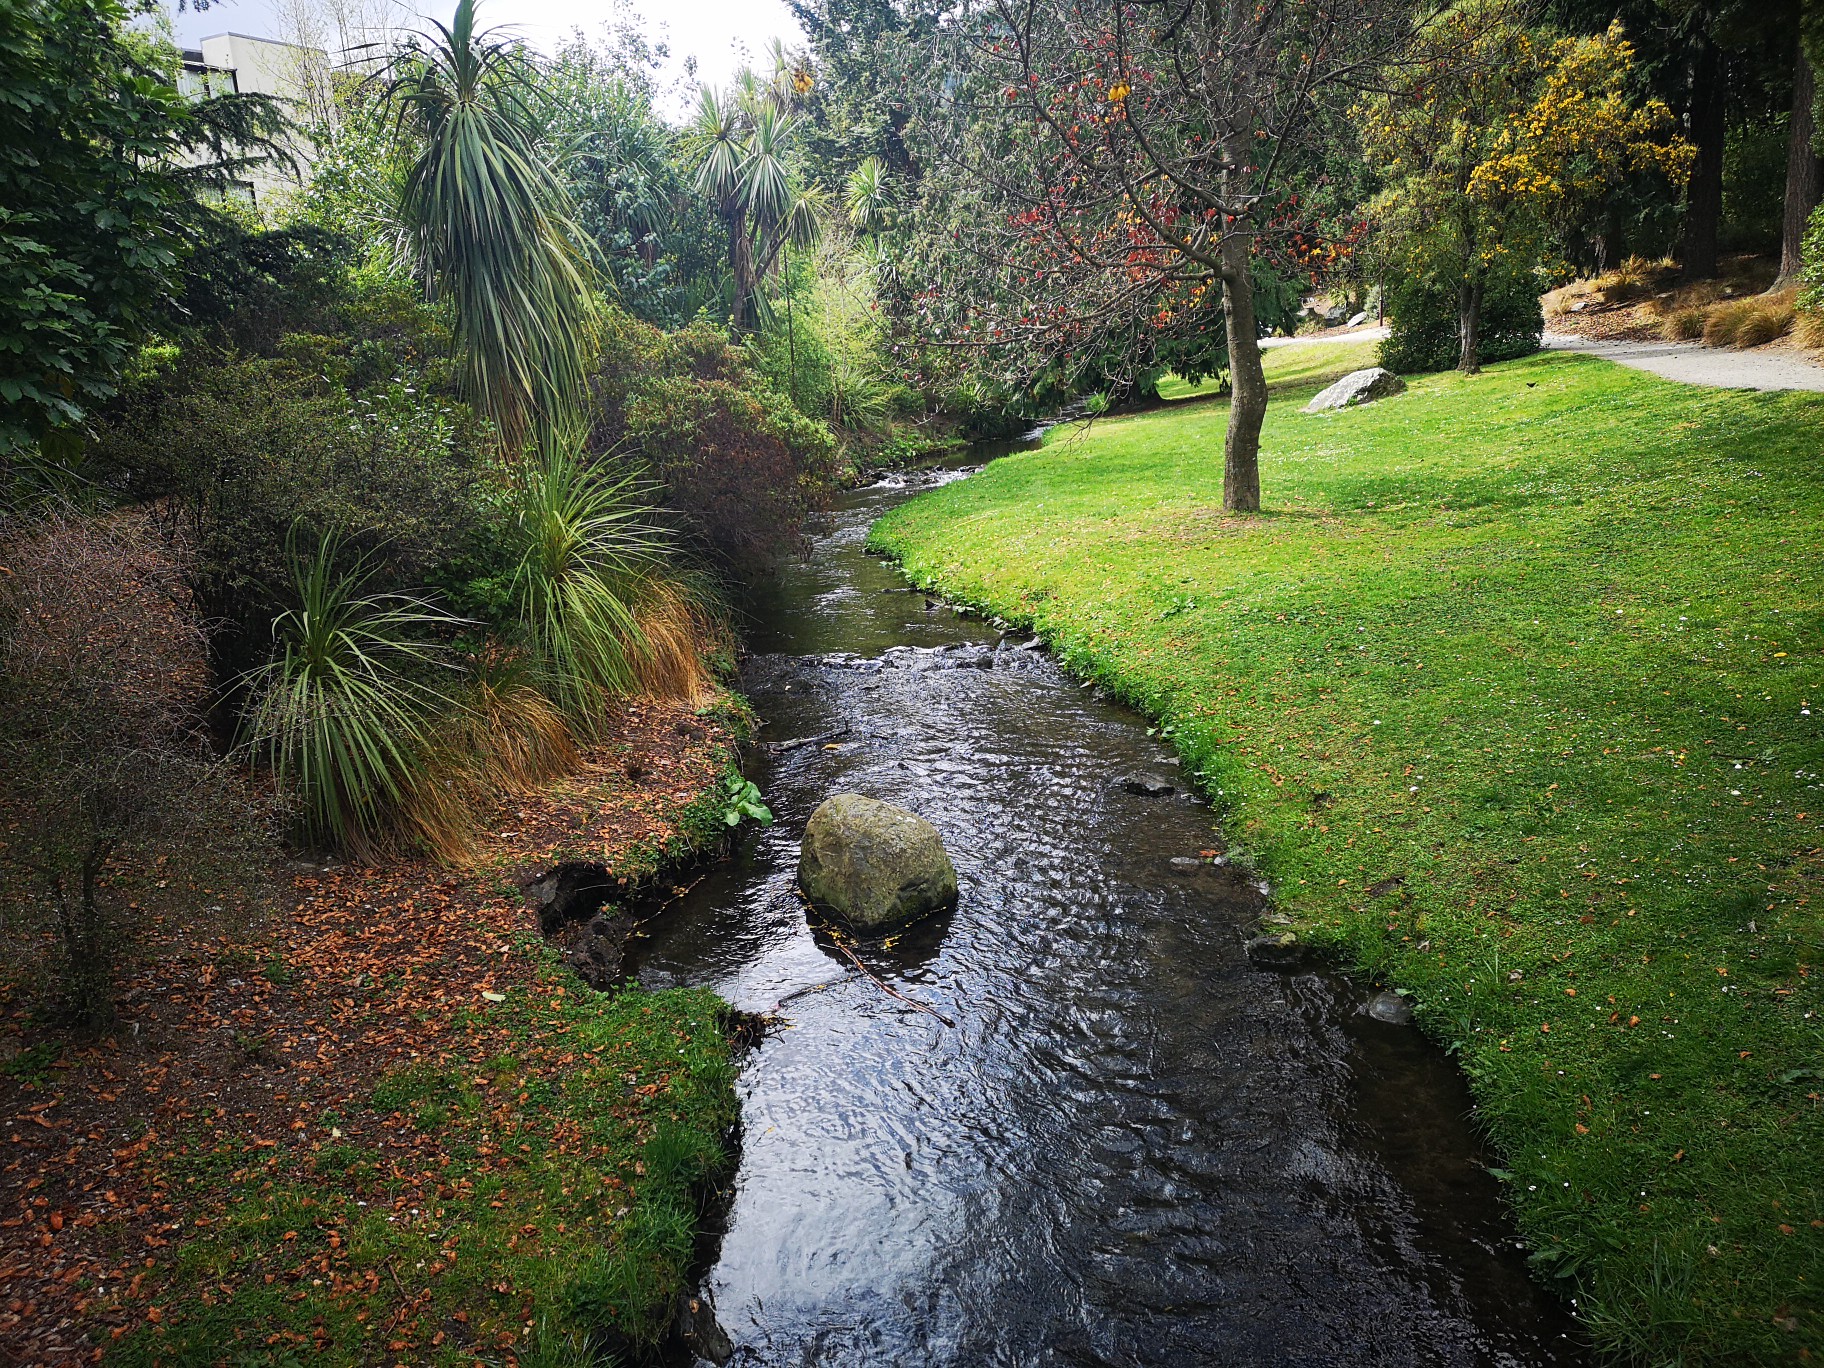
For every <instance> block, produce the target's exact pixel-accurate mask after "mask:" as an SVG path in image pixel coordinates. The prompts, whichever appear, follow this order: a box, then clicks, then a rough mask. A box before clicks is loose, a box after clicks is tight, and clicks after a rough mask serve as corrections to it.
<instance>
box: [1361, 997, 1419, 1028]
mask: <svg viewBox="0 0 1824 1368" xmlns="http://www.w3.org/2000/svg"><path fill="white" fill-rule="evenodd" d="M1368 1015H1369V1016H1371V1017H1373V1018H1374V1019H1375V1020H1376V1021H1384V1022H1386V1023H1387V1024H1388V1025H1389V1026H1408V1025H1411V1024H1412V1004H1411V1003H1409V1002H1407V1001H1406V999H1405V998H1403V997H1401V996H1400V995H1399V994H1398V993H1388V992H1379V993H1376V994H1375V995H1374V996H1373V997H1371V998H1370V999H1368Z"/></svg>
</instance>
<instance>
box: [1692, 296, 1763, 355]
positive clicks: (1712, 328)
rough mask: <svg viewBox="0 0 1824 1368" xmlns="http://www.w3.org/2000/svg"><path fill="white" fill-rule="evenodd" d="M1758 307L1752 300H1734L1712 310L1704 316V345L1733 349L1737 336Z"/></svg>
mask: <svg viewBox="0 0 1824 1368" xmlns="http://www.w3.org/2000/svg"><path fill="white" fill-rule="evenodd" d="M1758 307H1759V305H1758V304H1757V303H1756V301H1754V300H1752V299H1732V300H1730V301H1729V302H1728V303H1726V304H1718V305H1716V306H1714V307H1713V308H1711V309H1710V310H1709V311H1708V312H1707V313H1705V315H1704V345H1705V346H1706V347H1733V346H1734V345H1735V339H1736V334H1737V333H1739V332H1740V331H1741V328H1742V325H1743V324H1744V323H1746V322H1747V321H1748V319H1749V317H1750V315H1752V314H1753V313H1754V312H1755V310H1756V309H1757V308H1758Z"/></svg>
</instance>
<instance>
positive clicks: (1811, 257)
mask: <svg viewBox="0 0 1824 1368" xmlns="http://www.w3.org/2000/svg"><path fill="white" fill-rule="evenodd" d="M1797 303H1798V306H1799V308H1801V309H1803V310H1806V311H1807V312H1810V313H1824V204H1820V205H1819V206H1818V207H1817V208H1816V209H1813V210H1812V211H1811V218H1810V219H1808V220H1807V221H1806V224H1805V236H1804V238H1803V239H1802V240H1801V241H1800V244H1799V297H1798V300H1797Z"/></svg>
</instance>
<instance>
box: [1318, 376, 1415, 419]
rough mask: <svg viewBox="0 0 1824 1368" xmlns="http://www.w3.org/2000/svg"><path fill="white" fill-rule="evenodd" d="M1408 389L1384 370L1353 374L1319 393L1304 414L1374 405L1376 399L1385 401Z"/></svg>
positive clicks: (1403, 382) (1402, 382) (1397, 378)
mask: <svg viewBox="0 0 1824 1368" xmlns="http://www.w3.org/2000/svg"><path fill="white" fill-rule="evenodd" d="M1405 388H1406V382H1405V381H1404V380H1402V379H1400V377H1399V376H1397V375H1395V374H1394V373H1393V372H1392V371H1390V370H1388V369H1387V368H1386V367H1385V366H1371V367H1369V368H1368V369H1367V370H1359V371H1350V372H1349V374H1347V375H1345V376H1344V377H1343V378H1342V379H1341V380H1338V381H1337V382H1336V383H1335V384H1334V385H1332V386H1330V388H1329V389H1326V390H1321V391H1319V392H1318V395H1317V397H1316V398H1315V399H1313V400H1312V401H1311V402H1310V403H1308V404H1306V405H1305V412H1306V413H1323V412H1325V411H1326V410H1329V409H1343V408H1353V407H1354V406H1355V405H1357V404H1372V403H1373V402H1374V401H1375V400H1376V399H1385V398H1386V397H1387V396H1388V395H1390V394H1398V393H1399V392H1400V391H1401V390H1403V389H1405Z"/></svg>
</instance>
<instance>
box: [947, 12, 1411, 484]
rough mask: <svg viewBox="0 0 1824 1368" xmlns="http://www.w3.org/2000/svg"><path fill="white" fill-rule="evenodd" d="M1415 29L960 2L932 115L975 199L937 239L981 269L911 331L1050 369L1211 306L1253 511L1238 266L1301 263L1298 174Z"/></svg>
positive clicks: (1376, 15)
mask: <svg viewBox="0 0 1824 1368" xmlns="http://www.w3.org/2000/svg"><path fill="white" fill-rule="evenodd" d="M1434 14H1435V11H1430V10H1426V9H1425V8H1424V7H1423V6H1420V7H1416V8H1415V7H1414V6H1412V5H1409V4H1402V3H1394V0H1161V2H1160V3H1144V2H1143V0H975V3H973V4H971V5H970V6H968V7H967V9H966V10H965V11H964V13H963V14H962V15H961V16H960V17H959V18H957V19H955V20H954V21H953V22H952V24H951V25H950V30H949V32H950V36H951V41H952V54H951V61H950V62H949V64H948V65H950V66H951V69H952V71H953V74H952V75H951V76H950V77H949V78H948V79H947V80H946V81H945V83H944V85H943V87H942V89H941V91H940V92H939V94H938V96H937V98H936V99H935V100H934V101H933V104H932V109H931V121H932V123H933V126H934V127H933V132H934V136H935V140H936V141H937V143H938V144H939V145H940V146H941V147H942V148H943V149H944V152H945V154H946V155H947V156H948V158H949V160H950V162H951V164H952V165H953V166H954V167H956V168H959V169H960V170H961V171H962V173H963V175H964V177H965V178H966V179H968V180H969V181H971V182H972V183H973V184H974V186H975V187H976V200H975V212H974V213H973V214H971V215H969V216H968V217H967V219H966V220H964V221H959V222H957V223H956V226H955V227H954V229H953V233H954V240H955V242H956V243H957V244H958V247H959V249H960V251H961V252H962V253H963V254H964V255H966V256H970V257H973V258H974V259H975V260H976V261H977V262H979V263H981V265H982V266H983V267H984V268H985V269H984V270H983V271H981V272H978V273H976V277H975V279H974V280H973V281H970V282H967V283H965V284H964V285H962V286H961V287H960V288H959V287H957V286H955V285H951V284H939V285H937V286H934V287H932V288H930V289H928V290H927V291H926V295H925V297H924V298H923V299H922V300H921V301H920V307H921V309H922V310H923V312H924V314H925V317H926V319H927V322H928V324H929V325H930V327H929V331H930V333H931V335H932V336H933V337H934V338H936V339H938V340H943V341H947V342H949V343H951V344H952V345H963V346H980V347H996V346H1004V347H1015V348H1020V347H1023V348H1025V349H1027V351H1028V352H1029V353H1037V354H1041V355H1044V356H1047V357H1049V358H1052V359H1053V360H1054V361H1055V360H1060V359H1061V360H1069V359H1072V358H1073V357H1077V356H1081V355H1082V354H1084V353H1085V352H1089V351H1097V350H1105V349H1106V343H1107V340H1108V339H1110V338H1111V337H1112V338H1127V339H1137V338H1139V337H1140V336H1141V335H1143V334H1151V335H1154V336H1157V335H1162V334H1164V335H1169V334H1171V333H1172V331H1173V330H1174V329H1177V328H1180V327H1182V325H1183V323H1184V321H1185V319H1186V318H1187V316H1194V315H1196V314H1197V313H1198V312H1199V311H1205V310H1210V307H1211V305H1213V304H1214V302H1215V298H1216V297H1219V298H1220V302H1221V309H1222V319H1223V326H1224V330H1225V332H1226V339H1225V340H1226V346H1227V355H1228V368H1229V374H1230V377H1231V384H1232V388H1233V402H1232V403H1231V406H1230V410H1229V428H1228V435H1227V441H1226V443H1225V448H1226V449H1225V465H1224V471H1223V504H1224V506H1225V507H1226V508H1229V509H1231V510H1234V511H1236V512H1254V511H1257V510H1258V509H1259V507H1260V428H1261V422H1262V419H1263V417H1264V415H1265V411H1266V401H1267V389H1266V380H1265V377H1264V375H1263V373H1262V370H1261V361H1260V350H1259V346H1258V340H1259V331H1260V329H1259V324H1258V322H1257V317H1256V301H1255V273H1256V266H1257V263H1258V261H1259V260H1260V258H1261V257H1262V256H1263V254H1265V253H1267V252H1268V251H1270V250H1271V251H1277V252H1279V253H1281V254H1283V253H1285V252H1286V251H1288V250H1290V249H1292V247H1293V244H1294V242H1295V239H1297V238H1298V237H1299V236H1300V235H1301V234H1302V235H1303V237H1304V239H1305V245H1306V249H1307V250H1310V249H1312V246H1313V244H1312V242H1311V239H1312V236H1313V231H1312V230H1313V229H1314V228H1315V225H1311V224H1306V223H1304V222H1303V221H1302V220H1301V216H1300V213H1299V210H1298V207H1297V203H1296V199H1295V194H1296V192H1297V190H1298V189H1300V188H1301V187H1300V186H1299V185H1297V184H1296V183H1295V182H1296V179H1297V176H1298V174H1299V168H1301V167H1303V166H1307V165H1309V162H1310V154H1311V152H1312V150H1313V146H1312V145H1313V143H1314V141H1315V140H1317V139H1319V138H1320V137H1321V136H1322V135H1323V133H1324V132H1325V130H1328V129H1332V128H1334V127H1335V114H1336V112H1337V110H1338V109H1340V108H1346V107H1347V105H1348V104H1349V103H1350V102H1351V101H1352V100H1354V99H1356V98H1359V96H1360V94H1361V93H1362V92H1363V91H1365V90H1370V89H1373V88H1375V87H1376V86H1377V84H1378V83H1379V81H1380V80H1381V79H1382V76H1383V74H1384V73H1385V72H1386V71H1387V69H1388V68H1389V67H1390V66H1392V65H1396V64H1397V63H1398V62H1399V61H1400V60H1401V59H1402V57H1403V55H1404V54H1405V52H1406V51H1407V50H1408V48H1409V46H1410V44H1411V42H1412V39H1413V36H1414V35H1415V34H1416V33H1418V32H1420V31H1422V30H1423V29H1424V28H1425V27H1426V26H1427V24H1428V23H1429V22H1430V20H1431V18H1432V16H1433V15H1434ZM1148 359H1150V356H1149V357H1148Z"/></svg>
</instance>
